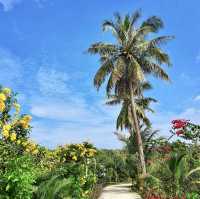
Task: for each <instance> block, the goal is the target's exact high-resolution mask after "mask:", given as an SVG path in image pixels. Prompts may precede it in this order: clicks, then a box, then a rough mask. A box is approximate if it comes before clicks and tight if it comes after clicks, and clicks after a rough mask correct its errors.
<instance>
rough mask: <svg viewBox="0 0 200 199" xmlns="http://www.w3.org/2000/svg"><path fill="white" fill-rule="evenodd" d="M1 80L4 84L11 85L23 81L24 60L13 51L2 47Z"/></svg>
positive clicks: (0, 52)
mask: <svg viewBox="0 0 200 199" xmlns="http://www.w3.org/2000/svg"><path fill="white" fill-rule="evenodd" d="M0 68H1V73H0V82H1V83H3V84H4V86H11V87H14V85H16V84H18V83H20V82H21V78H22V70H23V69H22V62H21V60H20V59H19V58H18V57H17V56H15V55H13V54H12V53H11V52H9V51H7V50H4V49H0Z"/></svg>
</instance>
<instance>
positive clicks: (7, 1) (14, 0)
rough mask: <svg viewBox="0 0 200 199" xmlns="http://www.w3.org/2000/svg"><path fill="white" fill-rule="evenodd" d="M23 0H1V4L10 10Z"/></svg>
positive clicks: (6, 9)
mask: <svg viewBox="0 0 200 199" xmlns="http://www.w3.org/2000/svg"><path fill="white" fill-rule="evenodd" d="M21 1H22V0H0V4H2V5H3V9H4V11H6V12H7V11H10V10H12V8H13V7H14V6H15V5H17V4H18V3H20V2H21Z"/></svg>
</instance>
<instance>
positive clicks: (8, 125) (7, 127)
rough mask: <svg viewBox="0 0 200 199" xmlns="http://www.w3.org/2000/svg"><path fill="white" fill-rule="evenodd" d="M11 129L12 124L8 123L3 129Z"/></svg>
mask: <svg viewBox="0 0 200 199" xmlns="http://www.w3.org/2000/svg"><path fill="white" fill-rule="evenodd" d="M10 129H11V125H10V124H6V125H4V126H3V130H7V131H10Z"/></svg>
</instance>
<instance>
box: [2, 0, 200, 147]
mask: <svg viewBox="0 0 200 199" xmlns="http://www.w3.org/2000/svg"><path fill="white" fill-rule="evenodd" d="M199 7H200V2H199V1H198V0H193V1H187V0H174V1H172V0H171V1H169V0H162V1H161V0H153V1H149V0H135V1H133V0H118V1H116V0H101V1H98V0H93V1H89V0H87V1H82V0H74V1H71V0H69V1H66V0H59V1H58V0H0V24H1V26H0V68H1V72H0V83H1V84H2V85H4V86H9V87H12V88H13V89H14V91H16V92H18V93H19V96H18V98H19V101H20V103H21V104H22V106H23V109H22V112H23V113H30V114H31V115H32V116H33V121H32V125H33V127H34V128H33V132H32V133H31V137H32V138H33V139H34V140H37V142H39V143H40V144H43V145H46V146H48V147H54V146H56V145H58V144H63V143H71V142H80V141H83V140H90V141H91V142H93V143H94V144H95V145H97V146H98V147H103V148H117V147H120V146H121V144H120V143H119V142H118V141H117V139H116V138H115V136H114V135H113V132H114V130H115V118H116V116H117V113H118V111H119V107H108V106H105V105H104V103H105V98H104V90H103V89H102V90H101V91H100V92H99V93H97V92H96V90H95V89H94V88H93V85H92V78H93V76H94V74H95V71H96V70H97V68H98V57H92V56H90V55H88V54H87V53H85V52H86V49H87V48H88V47H89V45H90V44H91V43H93V42H96V41H108V42H111V41H112V36H111V35H110V34H109V33H103V32H102V31H101V24H102V21H103V20H104V19H110V18H112V15H113V13H114V12H116V11H118V12H120V13H122V14H124V13H127V12H132V11H134V10H136V9H142V12H143V18H145V17H148V16H151V15H157V16H160V17H161V18H162V19H163V21H164V23H165V28H164V29H163V30H162V31H161V32H160V34H165V35H174V36H175V37H176V39H175V40H173V41H172V42H170V43H169V44H168V45H167V46H166V47H165V49H166V50H167V52H168V53H169V54H170V56H171V60H172V63H173V67H172V68H170V69H167V71H168V72H169V74H170V76H171V79H172V83H171V84H169V83H165V82H161V81H160V80H154V79H153V80H152V84H153V86H154V90H152V91H151V92H149V93H148V95H150V96H154V97H155V98H157V99H158V101H159V103H157V104H155V105H153V108H154V109H155V110H156V113H155V114H153V115H150V117H151V119H152V122H153V126H154V128H158V129H160V130H161V132H160V134H161V135H164V136H168V135H169V126H170V121H171V119H174V118H185V119H190V120H192V121H194V122H197V123H200V117H199V115H200V87H199V82H200V76H199V74H200V45H199V43H200V42H199V35H200V24H199V19H200V12H199Z"/></svg>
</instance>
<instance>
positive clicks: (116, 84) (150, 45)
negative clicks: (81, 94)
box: [88, 11, 172, 175]
mask: <svg viewBox="0 0 200 199" xmlns="http://www.w3.org/2000/svg"><path fill="white" fill-rule="evenodd" d="M140 16H141V14H140V12H139V11H136V12H134V13H133V14H132V15H126V16H125V17H121V16H120V15H119V14H118V13H117V14H115V21H114V22H113V21H112V20H106V21H105V22H104V23H103V30H104V31H106V30H111V31H112V33H113V35H114V37H115V39H116V43H115V44H111V43H103V42H98V43H95V44H92V45H91V47H90V48H89V49H88V51H89V53H91V54H98V55H100V63H101V65H100V68H99V69H98V71H97V73H96V75H95V77H94V85H95V87H96V88H97V89H99V88H100V86H101V85H102V84H103V82H105V80H106V77H108V81H107V86H106V92H107V95H108V96H109V95H112V94H113V93H114V94H115V95H117V96H124V95H125V94H127V95H128V96H130V99H131V109H132V111H131V114H132V128H133V129H134V130H135V132H136V135H137V136H136V137H137V138H136V139H137V146H138V151H139V157H140V162H141V167H142V173H143V175H146V166H145V159H144V152H143V144H142V139H141V135H140V129H139V123H138V115H137V110H136V102H135V96H137V88H138V84H139V83H140V82H141V81H143V80H144V76H145V75H147V74H153V75H154V76H156V77H159V78H162V79H164V80H169V76H168V75H167V74H166V72H165V71H164V70H163V69H162V67H161V65H162V64H166V65H168V66H169V65H170V60H169V56H168V55H167V54H166V53H165V52H164V51H163V50H162V49H161V48H160V47H161V45H162V44H165V43H166V42H167V41H168V40H170V39H172V37H171V36H160V37H156V38H153V39H148V38H152V37H151V36H152V33H156V32H158V30H159V29H160V28H162V27H163V22H162V21H161V19H159V18H158V17H155V16H153V17H150V18H148V19H147V20H146V21H144V22H143V23H142V24H141V25H139V26H136V22H137V21H138V19H139V18H140Z"/></svg>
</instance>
